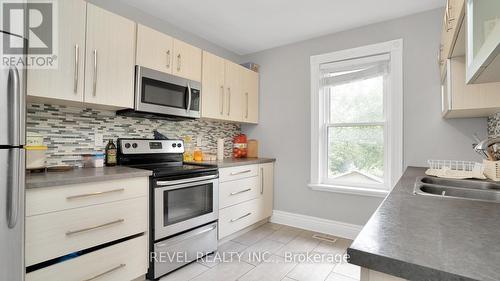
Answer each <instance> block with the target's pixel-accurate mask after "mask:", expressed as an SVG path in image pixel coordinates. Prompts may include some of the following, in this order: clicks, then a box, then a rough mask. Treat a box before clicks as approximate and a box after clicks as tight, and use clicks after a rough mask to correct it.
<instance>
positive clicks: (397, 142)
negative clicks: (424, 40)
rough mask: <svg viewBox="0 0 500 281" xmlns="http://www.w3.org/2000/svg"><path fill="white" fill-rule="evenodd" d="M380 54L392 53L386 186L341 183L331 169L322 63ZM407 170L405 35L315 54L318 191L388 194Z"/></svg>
mask: <svg viewBox="0 0 500 281" xmlns="http://www.w3.org/2000/svg"><path fill="white" fill-rule="evenodd" d="M380 54H389V55H390V62H389V64H390V79H387V81H386V90H385V91H384V115H385V121H386V122H385V124H384V136H385V137H384V173H385V176H384V184H385V185H384V186H369V185H361V184H360V185H355V184H351V185H349V186H347V185H340V184H335V183H334V182H332V181H328V180H325V178H328V176H325V173H327V165H328V164H327V153H326V151H327V145H328V144H327V135H326V129H325V128H324V124H325V121H326V120H325V118H327V116H328V114H327V110H329V109H328V106H327V102H328V97H327V95H326V94H320V89H321V88H320V65H322V64H326V63H331V62H340V61H345V60H351V59H358V58H363V57H370V56H376V55H380ZM402 173H403V39H397V40H393V41H388V42H384V43H379V44H373V45H368V46H363V47H358V48H354V49H348V50H342V51H337V52H333V53H328V54H322V55H316V56H311V182H310V184H309V187H310V188H311V189H313V190H318V191H331V192H338V193H347V194H357V195H366V196H376V197H385V196H386V195H387V194H388V193H389V191H390V190H391V189H392V188H393V187H394V185H395V184H396V182H397V181H398V180H399V178H400V177H401V175H402Z"/></svg>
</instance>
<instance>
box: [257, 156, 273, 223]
mask: <svg viewBox="0 0 500 281" xmlns="http://www.w3.org/2000/svg"><path fill="white" fill-rule="evenodd" d="M259 168H260V171H259V173H260V177H259V178H260V180H261V187H260V188H261V189H260V192H261V195H262V206H263V207H262V210H261V212H262V218H268V217H270V216H271V215H272V214H273V198H274V196H273V194H274V163H266V164H261V165H259Z"/></svg>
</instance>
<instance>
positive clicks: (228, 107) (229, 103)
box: [227, 88, 231, 116]
mask: <svg viewBox="0 0 500 281" xmlns="http://www.w3.org/2000/svg"><path fill="white" fill-rule="evenodd" d="M229 115H231V88H227V116H229Z"/></svg>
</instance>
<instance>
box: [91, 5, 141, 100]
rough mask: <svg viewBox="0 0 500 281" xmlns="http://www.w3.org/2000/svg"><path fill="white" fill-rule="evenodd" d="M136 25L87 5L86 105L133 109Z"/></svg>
mask: <svg viewBox="0 0 500 281" xmlns="http://www.w3.org/2000/svg"><path fill="white" fill-rule="evenodd" d="M135 34H136V24H135V23H134V22H133V21H131V20H129V19H126V18H124V17H121V16H118V15H116V14H113V13H111V12H108V11H106V10H104V9H101V8H99V7H97V6H95V5H92V4H90V3H89V4H88V5H87V42H86V63H85V95H84V101H85V103H90V104H96V105H103V106H110V107H119V108H133V107H134V68H135V45H136V44H135V42H136V41H135Z"/></svg>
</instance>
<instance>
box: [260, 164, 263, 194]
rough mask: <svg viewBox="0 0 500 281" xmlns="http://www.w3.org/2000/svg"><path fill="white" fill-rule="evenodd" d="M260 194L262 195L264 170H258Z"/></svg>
mask: <svg viewBox="0 0 500 281" xmlns="http://www.w3.org/2000/svg"><path fill="white" fill-rule="evenodd" d="M260 194H264V168H260Z"/></svg>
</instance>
